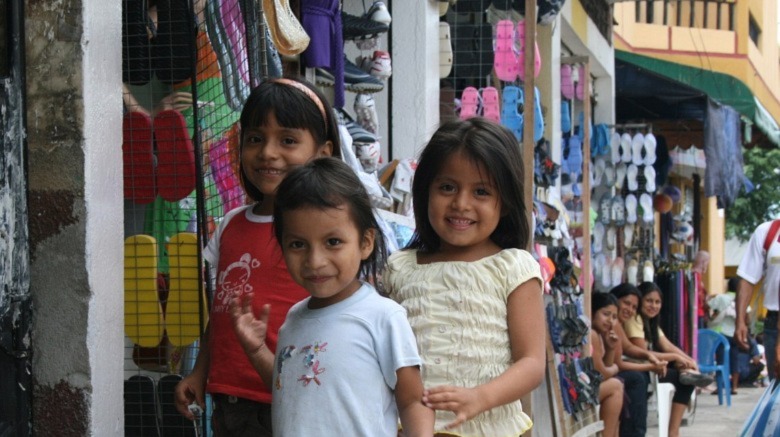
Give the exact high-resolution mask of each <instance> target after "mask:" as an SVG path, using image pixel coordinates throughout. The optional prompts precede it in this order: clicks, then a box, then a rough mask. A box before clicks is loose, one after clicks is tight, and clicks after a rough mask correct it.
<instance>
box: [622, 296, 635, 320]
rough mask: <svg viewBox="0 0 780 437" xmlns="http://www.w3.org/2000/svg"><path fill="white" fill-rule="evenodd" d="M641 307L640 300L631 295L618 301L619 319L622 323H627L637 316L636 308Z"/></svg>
mask: <svg viewBox="0 0 780 437" xmlns="http://www.w3.org/2000/svg"><path fill="white" fill-rule="evenodd" d="M637 306H639V298H638V297H636V296H634V295H633V294H629V295H626V296H623V297H621V298H620V299H618V319H619V320H620V323H625V322H626V321H627V320H629V319H631V318H632V317H634V316H635V315H636V308H637Z"/></svg>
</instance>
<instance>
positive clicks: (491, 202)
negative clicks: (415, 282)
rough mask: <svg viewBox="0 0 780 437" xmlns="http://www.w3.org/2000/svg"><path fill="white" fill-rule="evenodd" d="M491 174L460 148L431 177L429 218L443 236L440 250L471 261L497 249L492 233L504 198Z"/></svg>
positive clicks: (437, 231)
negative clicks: (433, 176)
mask: <svg viewBox="0 0 780 437" xmlns="http://www.w3.org/2000/svg"><path fill="white" fill-rule="evenodd" d="M489 175H490V174H489V173H488V172H487V169H485V168H484V166H483V165H481V164H477V163H475V162H474V161H473V160H472V159H470V158H469V157H468V156H466V155H465V154H463V153H462V152H457V153H454V154H452V155H450V156H449V157H448V158H447V159H446V160H445V161H444V163H443V164H442V167H441V169H440V170H439V173H438V174H437V175H436V177H435V178H434V179H433V180H432V181H431V185H430V197H429V201H428V219H429V221H430V223H431V226H432V227H433V229H434V231H435V232H436V234H437V235H438V236H439V238H440V239H441V247H440V248H439V249H440V253H442V254H443V253H445V252H446V253H449V254H450V255H455V256H456V258H457V259H461V260H463V261H472V260H476V259H480V258H483V257H485V256H489V255H493V254H495V253H496V252H498V250H499V247H498V246H497V245H496V244H495V243H493V241H492V240H491V239H490V236H491V235H492V234H493V231H495V229H496V227H497V226H498V222H499V220H500V219H501V198H500V196H499V192H498V188H497V187H496V186H495V184H494V182H493V180H492V179H491V178H490V176H489Z"/></svg>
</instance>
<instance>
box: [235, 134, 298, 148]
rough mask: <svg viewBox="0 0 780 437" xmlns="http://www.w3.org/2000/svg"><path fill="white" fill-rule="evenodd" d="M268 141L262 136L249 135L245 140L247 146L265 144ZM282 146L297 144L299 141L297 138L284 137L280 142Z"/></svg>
mask: <svg viewBox="0 0 780 437" xmlns="http://www.w3.org/2000/svg"><path fill="white" fill-rule="evenodd" d="M265 141H266V138H265V137H263V136H261V135H249V136H247V137H246V139H245V141H244V142H245V143H246V144H260V143H264V142H265ZM279 142H280V143H281V144H284V145H286V146H289V145H293V144H297V143H298V139H297V138H295V137H283V138H282V139H280V140H279Z"/></svg>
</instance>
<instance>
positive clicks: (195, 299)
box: [124, 232, 208, 347]
mask: <svg viewBox="0 0 780 437" xmlns="http://www.w3.org/2000/svg"><path fill="white" fill-rule="evenodd" d="M165 244H166V245H167V246H168V257H169V270H168V273H169V275H170V276H169V277H170V286H169V287H168V298H167V301H166V304H165V305H164V306H163V305H161V302H160V297H159V294H158V268H157V267H158V251H157V241H156V240H155V239H154V237H151V236H149V235H142V234H139V235H133V236H131V237H128V238H127V239H126V240H125V280H124V281H125V335H127V336H128V337H129V338H130V340H132V341H133V343H134V344H137V345H139V346H142V347H154V346H157V345H158V344H160V342H161V341H162V339H163V333H164V331H165V332H167V337H168V340H169V341H170V342H171V344H173V345H174V346H187V345H190V344H192V343H193V342H195V341H196V340H198V339H199V338H200V335H201V330H200V327H201V326H205V324H206V321H207V320H208V310H207V305H205V302H206V300H205V296H204V295H203V290H202V288H201V287H200V286H199V284H200V281H199V279H198V278H199V274H198V270H199V268H200V267H199V266H200V264H199V262H198V238H197V236H196V235H195V234H194V233H189V232H184V233H180V234H176V235H174V236H172V237H171V238H170V240H169V241H168V242H167V243H165Z"/></svg>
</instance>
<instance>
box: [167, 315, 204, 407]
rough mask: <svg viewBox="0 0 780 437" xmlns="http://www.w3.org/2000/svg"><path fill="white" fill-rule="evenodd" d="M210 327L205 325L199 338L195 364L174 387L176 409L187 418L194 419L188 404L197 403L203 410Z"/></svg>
mask: <svg viewBox="0 0 780 437" xmlns="http://www.w3.org/2000/svg"><path fill="white" fill-rule="evenodd" d="M209 337H210V329H209V326H208V325H206V332H204V333H203V336H202V337H201V339H200V349H199V351H198V357H197V358H196V359H195V366H194V367H193V368H192V372H190V374H189V375H187V376H185V377H184V378H183V379H182V380H181V381H179V383H178V384H176V388H175V389H174V398H175V400H176V409H177V410H178V411H179V413H180V414H181V415H183V416H184V417H186V418H187V419H189V420H195V416H194V415H193V414H192V411H190V410H189V406H190V404H192V403H193V402H195V403H197V404H198V405H199V406H200V407H201V408H202V409H203V410H204V411H205V409H206V403H205V402H204V398H205V394H206V380H207V379H208V376H209V364H210V363H211V348H210V346H209V343H210V339H209Z"/></svg>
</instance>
